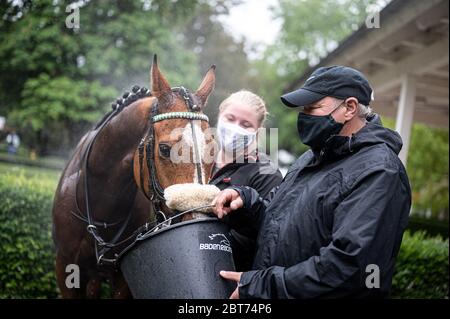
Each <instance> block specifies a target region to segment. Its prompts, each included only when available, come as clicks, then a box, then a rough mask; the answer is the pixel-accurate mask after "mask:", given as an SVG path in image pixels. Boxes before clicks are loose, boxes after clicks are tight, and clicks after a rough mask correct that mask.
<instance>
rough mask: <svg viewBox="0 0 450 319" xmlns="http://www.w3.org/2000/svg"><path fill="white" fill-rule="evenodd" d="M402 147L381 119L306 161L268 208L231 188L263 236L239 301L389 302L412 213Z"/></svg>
mask: <svg viewBox="0 0 450 319" xmlns="http://www.w3.org/2000/svg"><path fill="white" fill-rule="evenodd" d="M401 147H402V141H401V138H400V136H399V134H398V133H396V132H394V131H392V130H389V129H387V128H384V127H383V126H382V125H381V122H380V121H379V119H378V116H376V117H375V118H373V119H372V120H370V121H369V122H368V123H367V125H365V126H364V127H363V128H362V129H361V130H360V131H358V132H357V133H356V134H354V135H353V136H351V137H345V136H333V137H331V138H330V139H329V140H328V142H327V144H326V147H325V148H324V149H323V150H322V151H321V153H320V154H314V153H313V152H312V151H311V150H310V151H307V152H306V153H304V154H303V155H302V156H301V157H300V158H299V159H298V160H297V161H296V162H295V164H294V165H293V166H292V167H291V168H290V169H289V171H288V173H287V175H286V176H285V178H284V180H283V182H282V183H281V185H280V186H279V187H278V189H276V190H273V191H272V192H271V194H270V196H268V197H267V198H266V199H264V200H263V198H262V197H260V196H259V194H258V193H257V192H256V191H255V190H253V189H251V188H249V187H233V188H234V189H236V190H237V191H238V192H239V193H240V195H241V197H242V198H243V199H244V209H245V213H246V214H247V216H250V217H251V218H253V219H252V220H253V222H252V224H253V225H254V227H256V228H257V229H259V233H258V242H257V246H258V247H257V252H256V257H255V261H254V264H253V268H254V269H256V270H252V271H249V272H244V273H243V275H242V277H241V280H240V283H239V294H240V297H241V298H340V297H351V298H360V297H386V296H388V294H389V291H390V288H391V282H392V275H393V271H394V264H395V258H396V256H397V254H398V251H399V247H400V244H401V240H402V236H403V232H404V230H405V228H406V226H407V221H408V216H409V212H410V207H411V189H410V185H409V181H408V177H407V175H406V171H405V168H404V166H403V164H402V163H401V161H400V159H399V158H398V156H397V154H398V153H399V151H400V149H401ZM233 214H234V213H233ZM233 214H230V215H229V216H234V215H233ZM373 265H375V267H377V268H378V270H379V276H378V277H375V278H378V279H379V284H380V285H379V288H376V283H377V279H374V277H373V276H374V275H375V276H376V275H377V274H376V270H375V271H374V268H373V267H374V266H373ZM374 285H375V287H373V286H374ZM369 287H372V288H369Z"/></svg>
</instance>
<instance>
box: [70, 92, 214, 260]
mask: <svg viewBox="0 0 450 319" xmlns="http://www.w3.org/2000/svg"><path fill="white" fill-rule="evenodd" d="M132 91H133V93H135V95H133V94H131V95H130V94H129V93H128V92H127V93H125V94H124V96H123V98H124V99H123V100H122V99H118V100H117V103H113V105H112V107H113V110H112V112H110V113H109V114H107V115H106V116H105V117H104V119H103V120H102V121H101V122H100V124H98V125H97V126H96V127H95V129H96V132H95V134H94V136H93V137H92V139H91V140H90V142H89V143H88V145H87V147H86V148H85V151H84V154H83V157H82V170H83V171H84V172H85V174H84V197H85V214H84V216H83V214H82V213H81V210H80V209H79V206H78V201H77V200H76V199H75V202H76V206H77V210H78V212H73V211H71V212H70V213H71V214H72V215H73V216H74V217H76V218H78V219H79V220H81V221H83V222H85V223H87V224H88V225H87V231H88V232H89V233H90V234H91V235H92V237H93V239H94V245H95V255H96V259H97V264H98V265H112V266H113V267H115V266H116V263H117V260H118V259H119V258H120V256H122V254H123V253H124V252H125V251H127V250H128V249H130V248H131V247H132V246H133V245H134V244H135V243H136V242H137V241H138V240H142V238H144V236H143V234H144V235H145V234H147V235H148V233H149V232H152V231H154V230H157V229H158V228H159V227H160V225H164V222H166V221H168V222H170V221H172V220H173V219H174V218H176V217H179V216H181V215H182V214H185V213H188V212H189V211H186V212H182V213H180V214H177V215H175V216H172V217H170V218H166V217H165V215H164V213H163V212H162V205H163V203H164V202H165V200H164V190H163V188H162V187H161V185H160V183H159V181H158V177H157V174H156V166H155V151H154V149H155V129H154V124H155V123H157V122H160V121H165V120H171V119H188V120H189V121H190V125H191V129H192V139H193V141H194V152H195V154H196V156H197V159H200V160H201V157H198V156H199V153H198V152H199V150H198V143H197V140H196V135H195V129H194V123H193V121H195V120H200V121H206V122H209V119H208V117H207V116H206V115H205V114H202V113H200V111H201V108H200V106H199V105H196V104H195V103H194V100H193V97H192V95H191V94H190V93H189V91H188V90H187V89H186V88H184V87H182V86H181V87H175V88H172V92H176V93H178V94H180V95H181V96H182V98H183V99H184V101H185V103H186V106H187V107H188V110H189V111H188V112H167V113H161V114H158V102H157V101H156V102H155V103H154V104H153V105H152V109H151V112H150V119H149V121H150V123H149V128H148V131H147V133H146V135H145V136H144V138H142V140H141V142H140V143H139V146H138V149H137V152H138V154H139V157H138V158H139V161H138V163H136V162H135V163H134V164H133V166H136V165H139V167H138V169H137V170H136V167H135V172H136V171H138V172H139V177H138V178H137V179H136V181H137V184H138V187H139V188H140V189H141V190H142V191H143V193H144V195H145V196H146V197H147V198H148V199H149V200H150V202H151V205H152V209H153V212H154V213H155V214H156V215H157V216H158V213H159V214H160V215H162V216H163V221H159V220H158V218H157V219H156V220H155V221H154V222H152V223H145V224H144V225H142V226H140V227H138V228H137V229H136V230H135V231H134V232H133V233H132V234H131V235H130V236H128V237H127V238H125V239H122V240H121V241H119V238H120V237H121V236H122V234H123V233H124V231H125V230H126V228H127V226H128V224H129V222H130V220H131V217H132V214H128V216H126V217H125V218H123V219H121V220H119V221H116V222H113V223H104V222H99V221H95V220H94V219H93V217H92V214H91V210H90V205H89V183H88V162H89V156H90V153H91V151H92V146H93V144H94V142H95V140H96V138H97V137H98V135H99V133H100V132H101V131H102V129H103V128H104V127H105V126H106V125H107V124H108V123H109V122H110V121H111V119H112V118H114V117H115V116H116V115H117V114H119V113H120V112H121V111H122V109H123V108H124V107H126V106H128V105H129V104H131V103H133V102H134V101H136V100H138V99H139V98H143V97H148V96H151V93H150V91H148V90H147V89H146V88H139V87H137V86H134V87H133V89H132ZM144 158H145V164H146V168H147V170H148V177H146V176H144V175H145V174H144V169H143V167H144V165H143V164H144ZM194 158H195V157H194ZM195 164H196V172H197V176H198V181H199V182H200V183H202V167H201V163H200V161H197V162H196V163H195ZM146 179H147V181H148V182H147V187H148V191H147V190H145V187H144V180H146ZM77 187H78V183H77ZM75 198H76V196H75ZM120 224H121V226H120V229H119V230H118V232H117V233H116V234H115V235H114V237H113V239H112V240H111V241H109V242H106V241H105V240H104V239H103V238H102V237H101V236H100V234H99V232H98V228H97V227H103V228H104V229H107V228H110V227H114V226H118V225H120ZM132 239H133V241H132V242H131V244H129V245H128V246H126V248H125V249H123V250H122V251H120V252H118V253H114V256H113V257H112V258H105V254H107V253H109V252H111V250H112V249H113V248H116V247H118V246H120V245H123V244H125V243H127V242H129V241H130V240H132Z"/></svg>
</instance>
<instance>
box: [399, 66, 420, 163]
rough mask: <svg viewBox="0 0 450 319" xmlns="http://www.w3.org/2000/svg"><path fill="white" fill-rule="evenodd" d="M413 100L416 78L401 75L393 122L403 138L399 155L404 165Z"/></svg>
mask: <svg viewBox="0 0 450 319" xmlns="http://www.w3.org/2000/svg"><path fill="white" fill-rule="evenodd" d="M415 102H416V79H415V78H414V76H413V75H411V74H405V75H404V76H403V77H402V87H401V92H400V101H399V104H398V109H397V120H396V122H395V130H396V131H397V132H398V133H400V136H401V137H402V140H403V148H402V150H401V151H400V154H399V157H400V160H401V161H402V162H403V164H404V165H405V166H406V160H407V158H408V149H409V141H410V137H411V130H412V124H413V118H414V107H415Z"/></svg>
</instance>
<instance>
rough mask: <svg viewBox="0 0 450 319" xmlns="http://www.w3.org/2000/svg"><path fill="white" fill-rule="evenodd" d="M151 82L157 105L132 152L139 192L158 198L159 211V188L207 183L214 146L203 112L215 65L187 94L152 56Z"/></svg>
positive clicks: (213, 81)
mask: <svg viewBox="0 0 450 319" xmlns="http://www.w3.org/2000/svg"><path fill="white" fill-rule="evenodd" d="M151 82H152V94H153V96H154V97H156V99H157V103H155V104H154V105H153V106H152V111H151V114H150V122H151V123H150V126H149V131H148V132H147V134H146V136H145V137H144V138H143V139H142V141H141V143H140V145H139V147H138V149H137V150H136V152H135V155H134V163H135V165H134V176H135V180H136V183H137V185H138V187H139V188H140V189H141V190H142V192H143V193H144V194H145V195H146V196H147V198H149V199H150V200H151V201H152V202H156V204H158V201H159V202H160V204H161V205H160V208H157V210H162V208H161V206H162V204H163V202H164V198H163V190H164V189H165V188H167V187H168V186H171V185H175V184H186V183H196V184H206V183H207V182H208V179H209V176H210V173H211V169H212V165H213V162H214V153H215V152H214V150H215V149H216V145H215V141H214V138H213V135H212V134H211V132H210V131H209V123H208V117H207V116H206V115H205V114H204V113H203V110H204V108H205V106H206V103H207V100H208V97H209V95H210V94H211V92H212V90H213V89H214V83H215V66H214V65H213V66H211V68H210V69H209V70H208V72H207V73H206V75H205V77H204V78H203V81H202V82H201V84H200V86H199V87H198V89H197V90H196V91H195V92H194V93H190V92H189V91H188V90H187V89H186V88H184V87H171V86H170V85H169V83H168V81H167V79H166V78H165V77H164V75H163V74H162V72H161V71H160V69H159V67H158V63H157V59H156V56H155V57H154V60H153V64H152V68H151ZM165 210H166V211H167V208H166V209H165Z"/></svg>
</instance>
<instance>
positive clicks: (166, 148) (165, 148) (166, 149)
mask: <svg viewBox="0 0 450 319" xmlns="http://www.w3.org/2000/svg"><path fill="white" fill-rule="evenodd" d="M159 155H160V156H162V157H165V158H170V145H168V144H159Z"/></svg>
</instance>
